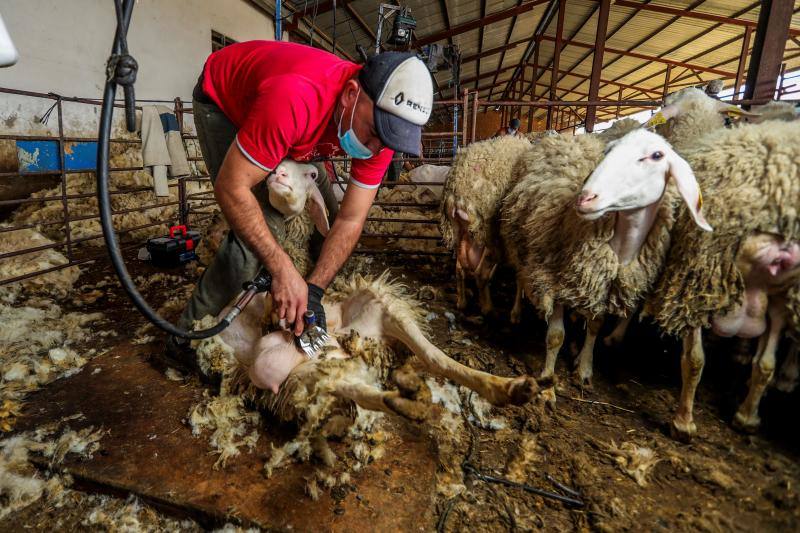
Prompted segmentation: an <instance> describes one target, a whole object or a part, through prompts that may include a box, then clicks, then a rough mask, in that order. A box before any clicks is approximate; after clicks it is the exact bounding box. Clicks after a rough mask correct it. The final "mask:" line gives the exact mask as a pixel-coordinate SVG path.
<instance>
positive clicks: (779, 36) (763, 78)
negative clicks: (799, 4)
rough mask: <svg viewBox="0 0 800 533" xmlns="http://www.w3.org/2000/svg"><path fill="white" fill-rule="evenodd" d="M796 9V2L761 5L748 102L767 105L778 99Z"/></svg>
mask: <svg viewBox="0 0 800 533" xmlns="http://www.w3.org/2000/svg"><path fill="white" fill-rule="evenodd" d="M793 9H794V1H793V0H762V1H761V13H760V14H759V15H758V26H757V27H756V38H755V42H754V43H753V53H752V55H751V57H750V68H748V69H747V86H746V87H745V90H744V99H745V100H756V101H758V102H760V103H766V102H768V101H769V100H771V99H772V98H773V97H774V96H775V86H776V84H777V81H778V74H779V73H780V70H781V63H782V62H783V51H784V50H785V48H786V40H787V39H788V37H789V24H791V21H792V10H793Z"/></svg>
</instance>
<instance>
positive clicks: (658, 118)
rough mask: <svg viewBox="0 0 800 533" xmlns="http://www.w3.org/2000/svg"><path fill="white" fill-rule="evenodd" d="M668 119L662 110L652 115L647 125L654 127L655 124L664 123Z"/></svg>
mask: <svg viewBox="0 0 800 533" xmlns="http://www.w3.org/2000/svg"><path fill="white" fill-rule="evenodd" d="M666 121H667V119H666V118H664V115H663V114H662V113H661V111H659V112H658V113H656V114H655V115H653V116H652V117H650V120H648V121H647V127H648V128H653V127H655V126H658V125H659V124H664V123H665V122H666Z"/></svg>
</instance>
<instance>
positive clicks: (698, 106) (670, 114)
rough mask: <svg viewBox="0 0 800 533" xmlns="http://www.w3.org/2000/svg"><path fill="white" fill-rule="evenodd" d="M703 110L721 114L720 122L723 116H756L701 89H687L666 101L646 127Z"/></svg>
mask: <svg viewBox="0 0 800 533" xmlns="http://www.w3.org/2000/svg"><path fill="white" fill-rule="evenodd" d="M701 110H705V111H711V112H717V113H720V121H722V116H723V115H727V116H729V117H734V118H742V117H744V116H748V117H749V116H754V115H753V114H750V113H747V112H745V111H743V110H742V109H741V108H739V107H737V106H735V105H731V104H728V103H726V102H723V101H721V100H717V99H716V98H712V97H711V96H709V95H707V94H706V93H705V92H704V91H702V90H700V89H697V88H695V87H687V88H686V89H681V90H680V91H678V92H675V93H672V94H671V95H669V96H668V97H667V98H666V100H665V101H664V106H663V107H662V108H661V109H660V110H659V111H658V113H656V114H655V115H653V117H652V118H651V119H650V120H648V121H647V123H646V124H645V126H646V127H652V126H657V125H659V124H663V123H664V122H666V121H667V120H670V119H674V118H677V117H680V116H682V115H685V114H687V113H697V112H698V111H701ZM720 124H721V122H720Z"/></svg>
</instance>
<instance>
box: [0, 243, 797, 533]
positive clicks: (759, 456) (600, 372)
mask: <svg viewBox="0 0 800 533" xmlns="http://www.w3.org/2000/svg"><path fill="white" fill-rule="evenodd" d="M129 264H131V265H132V269H133V270H134V271H135V274H136V275H144V276H148V275H150V274H152V273H153V272H154V270H153V269H151V268H149V267H144V266H142V265H141V264H137V263H136V262H135V260H132V259H131V260H130V261H129ZM386 266H388V267H389V268H390V269H391V271H392V273H393V274H394V275H395V276H398V277H401V278H402V279H403V280H404V281H406V282H407V283H408V286H409V289H410V291H411V292H412V293H413V294H415V295H416V296H418V297H419V298H421V299H422V300H423V303H424V305H425V306H426V310H427V311H428V313H429V314H428V317H427V319H428V321H429V324H430V328H431V336H432V339H433V341H434V343H435V344H436V345H437V346H439V347H440V348H442V349H443V350H445V352H447V353H448V354H449V355H450V356H451V357H453V358H455V359H457V360H459V361H461V362H463V363H465V364H469V365H470V366H473V367H477V368H480V369H483V370H486V371H490V372H493V373H495V374H500V375H518V374H521V373H525V372H529V373H531V372H534V373H535V372H538V371H539V370H540V367H541V364H542V362H543V357H542V356H543V345H542V340H543V337H544V325H543V323H542V322H541V321H539V320H538V319H537V318H536V317H535V315H534V312H533V310H532V309H531V308H530V307H527V308H526V310H525V314H524V317H523V323H522V324H521V325H519V326H511V325H509V324H508V322H507V320H506V319H505V317H506V316H507V312H508V309H509V307H510V303H511V297H512V296H513V292H512V290H511V289H512V287H511V286H510V285H509V284H508V282H507V279H506V277H505V276H503V275H501V276H500V282H499V283H498V284H497V285H498V286H497V291H496V303H497V307H498V313H499V316H500V318H496V319H483V318H482V317H479V316H477V309H476V308H474V307H470V308H469V309H467V310H466V312H464V313H461V312H458V311H456V310H455V294H454V291H453V287H452V279H453V276H452V275H451V265H450V264H449V263H448V262H446V261H444V262H439V263H435V264H432V263H430V262H429V261H424V260H415V259H413V258H405V257H404V258H402V259H400V260H394V261H389V262H388V263H387V262H385V261H384V260H379V259H376V260H374V261H372V262H371V263H369V264H367V263H366V262H364V261H363V260H361V261H360V262H359V268H360V269H361V270H369V271H372V272H374V273H379V272H381V271H382V270H383V268H384V267H386ZM170 274H171V275H178V276H179V277H180V278H182V279H185V280H186V285H185V287H183V288H182V287H181V286H179V285H176V283H175V279H166V280H164V281H163V282H160V283H153V284H149V286H148V288H147V290H146V294H147V297H148V299H149V300H150V301H151V302H152V303H153V304H154V305H156V306H159V305H162V304H163V303H164V302H167V301H168V300H169V299H170V296H175V295H178V294H179V293H185V292H186V290H187V288H188V287H189V283H190V280H192V279H194V277H195V274H196V273H195V272H194V271H193V270H192V269H187V270H175V271H171V272H170ZM501 274H502V273H501ZM107 275H108V272H95V273H94V274H93V275H86V276H84V278H82V280H81V282H79V284H78V285H80V284H81V283H82V284H84V285H93V284H96V283H97V282H98V281H100V280H101V279H103V278H104V277H105V276H107ZM176 307H177V305H173V306H172V307H170V305H167V309H168V311H169V312H168V316H170V314H171V316H170V318H173V319H174V318H175V316H176V313H177V311H178V309H177V308H176ZM81 310H82V311H85V312H91V311H94V310H100V311H103V312H105V313H107V314H109V315H110V316H111V317H112V320H113V322H114V323H115V325H116V328H115V330H116V333H117V334H116V336H115V337H112V338H104V340H103V341H102V342H105V343H108V344H109V346H110V347H111V348H112V349H111V350H109V351H108V352H107V353H105V354H103V355H101V356H98V357H97V358H95V359H94V360H92V361H91V362H90V363H89V364H88V365H87V366H86V368H84V370H83V371H82V372H80V373H78V374H77V375H75V376H72V377H70V378H66V379H62V380H59V381H57V382H54V383H52V384H50V385H49V386H47V387H46V388H45V389H43V390H41V391H38V392H36V393H34V394H32V395H31V396H30V397H29V398H28V401H27V403H26V405H25V410H24V412H23V414H22V416H21V417H20V419H19V421H18V423H17V430H25V429H31V428H35V427H37V426H38V425H40V424H44V423H46V422H51V421H54V420H58V419H61V418H63V417H65V416H69V415H73V414H75V413H77V412H80V413H82V414H83V418H82V419H79V420H77V421H75V422H73V423H74V424H75V425H76V426H80V424H81V423H83V424H86V425H89V424H93V425H102V426H103V427H105V428H106V429H108V430H109V433H108V435H107V436H106V437H104V439H103V440H102V441H101V449H100V452H99V453H96V454H95V456H94V457H93V458H92V459H91V460H89V461H73V462H70V461H67V462H65V464H64V465H63V466H62V467H60V468H63V469H64V470H65V471H66V472H67V473H69V474H71V475H72V477H73V479H74V485H73V487H74V488H75V489H76V490H75V492H74V495H72V496H71V498H73V499H74V502H73V504H71V505H65V506H62V507H60V508H54V507H52V506H50V505H48V502H47V501H46V499H43V500H40V501H39V502H37V503H34V504H33V505H31V506H29V507H28V508H26V509H24V510H23V511H20V512H18V513H15V514H12V515H9V516H6V517H5V518H4V519H2V520H0V530H20V529H26V530H34V531H36V530H39V531H46V530H47V531H49V530H52V529H53V528H54V527H55V526H56V524H57V525H58V526H57V527H58V528H59V529H75V528H80V527H89V528H90V529H91V526H87V525H86V516H87V513H88V512H89V511H90V510H91V509H92V508H93V506H94V505H96V499H97V498H98V496H97V495H98V494H104V495H110V496H112V498H111V499H112V500H114V501H117V502H123V503H124V502H125V498H128V497H130V495H131V494H133V495H134V496H136V497H137V498H138V499H139V501H140V502H141V504H140V507H139V509H140V515H141V518H140V523H141V524H145V525H148V527H152V528H153V529H155V530H157V529H175V528H179V529H187V530H192V529H201V528H212V527H218V526H221V525H222V524H225V523H232V524H239V525H243V526H260V527H263V528H265V529H275V530H287V529H290V528H292V529H295V530H303V531H305V530H332V531H375V530H412V529H413V530H423V531H431V530H436V529H438V530H440V531H511V530H514V531H516V530H521V531H531V530H546V531H571V530H572V531H576V530H587V529H588V530H595V531H620V530H639V531H641V530H649V531H662V530H663V531H689V530H691V531H797V530H798V529H800V505H799V504H800V497H799V496H798V492H797V487H798V483H800V466H799V463H798V458H799V457H798V452H799V451H800V446H799V445H800V429H799V428H798V425H797V424H796V422H795V421H796V408H797V406H798V393H797V392H795V393H794V394H791V395H787V394H784V393H780V392H778V391H776V390H770V392H769V393H768V396H767V398H766V399H765V401H764V402H763V405H762V410H761V415H762V420H763V426H762V429H761V430H760V432H759V433H757V434H755V435H743V434H740V433H737V432H736V431H734V430H733V429H732V428H731V426H730V424H729V423H728V422H729V420H730V419H731V418H732V416H733V413H734V412H735V409H736V406H737V404H738V402H739V401H740V400H741V399H742V398H743V397H744V393H745V388H746V380H747V374H748V372H749V366H747V365H742V364H741V363H739V362H736V361H735V358H734V357H733V356H732V353H733V352H734V351H736V347H735V346H733V345H731V344H728V343H722V342H718V343H713V345H710V346H709V353H708V363H707V366H706V371H705V373H704V379H703V382H702V383H701V386H700V390H699V394H698V402H697V406H696V410H695V413H696V417H697V424H698V428H699V431H698V435H697V437H696V438H695V439H694V440H693V441H692V442H691V443H689V444H685V443H680V442H677V441H675V440H673V439H672V438H670V436H669V431H668V428H669V420H670V418H671V415H672V410H673V407H674V405H675V403H676V400H677V395H678V392H679V382H680V369H679V363H678V353H679V346H678V345H677V343H675V342H673V341H670V340H669V339H666V340H665V339H661V338H660V337H659V336H658V334H657V333H656V332H655V331H654V330H653V329H652V328H651V327H649V326H648V325H647V324H635V325H634V326H632V328H631V330H630V331H629V336H628V339H627V340H626V342H625V343H624V345H623V346H622V347H620V348H615V349H613V350H611V349H608V348H605V347H603V346H602V345H601V344H602V343H598V351H597V354H596V358H595V378H594V380H593V386H592V387H591V388H590V389H584V388H580V387H578V386H577V385H575V384H574V383H573V381H572V380H571V377H570V376H571V366H572V357H573V355H572V354H574V353H576V352H577V346H579V344H578V343H579V342H580V341H581V335H582V326H581V324H580V322H579V321H574V322H572V323H568V331H567V342H566V343H565V347H564V349H563V350H562V353H561V356H560V359H559V363H558V367H557V370H558V372H557V374H558V384H557V400H556V404H555V407H550V406H547V405H543V404H542V403H541V402H537V403H532V404H529V405H526V406H523V407H510V408H506V409H495V410H494V413H493V414H494V415H495V416H497V417H498V418H499V419H501V420H503V421H504V425H505V426H506V427H505V428H502V429H496V430H492V429H483V428H480V427H477V426H474V425H469V434H468V436H467V438H465V439H463V442H462V443H460V446H459V448H460V449H458V450H456V453H461V454H463V465H464V468H463V477H464V482H465V484H466V486H467V491H466V492H465V493H463V494H461V495H459V496H457V497H454V498H450V499H447V498H442V497H438V496H437V495H436V487H435V480H434V477H435V472H436V468H437V446H436V443H435V442H432V441H431V440H430V438H429V436H428V434H427V433H426V432H425V431H424V430H422V429H420V428H418V427H414V426H413V425H411V424H409V423H406V422H404V421H401V420H392V421H391V422H390V423H391V428H392V435H393V436H392V438H391V439H390V440H389V441H388V442H387V453H386V454H385V455H384V456H383V457H382V458H381V459H379V460H378V461H376V462H375V463H373V464H370V465H368V467H367V468H365V469H364V470H363V471H362V472H359V473H357V474H356V475H354V476H353V478H352V479H351V481H350V483H349V484H348V486H347V487H346V488H341V487H337V488H336V489H333V490H330V491H327V492H324V493H323V495H322V497H321V498H320V499H319V500H318V501H312V500H311V499H310V498H308V496H307V495H306V494H305V490H304V486H305V483H304V478H305V477H306V476H308V475H309V472H310V469H309V465H294V466H290V467H288V468H286V469H284V470H283V471H282V472H281V473H279V474H278V475H276V476H274V477H273V478H270V479H269V480H268V479H266V478H265V477H264V475H263V472H262V466H263V463H264V459H265V457H266V456H267V455H268V453H269V449H270V448H269V447H270V445H271V444H274V443H280V442H282V441H283V440H285V439H286V438H289V436H290V435H291V431H292V428H291V427H287V426H279V425H276V424H267V426H268V429H265V430H264V431H263V435H262V437H263V438H261V439H260V440H259V443H258V446H257V448H256V449H255V450H254V451H253V452H247V451H244V453H243V454H242V455H241V456H239V457H235V458H233V459H231V460H230V461H229V463H228V465H227V466H226V467H225V468H224V469H221V470H213V468H212V465H213V463H214V458H213V457H212V456H210V455H209V453H208V443H207V441H206V440H204V438H203V437H202V436H201V437H193V436H192V435H191V432H190V430H189V429H188V428H187V426H186V424H185V420H183V418H184V417H185V416H186V413H187V411H188V408H189V406H190V405H191V404H192V402H195V401H197V399H198V398H200V397H201V396H202V394H203V390H204V387H206V385H204V384H202V383H201V382H199V381H198V380H187V381H173V380H170V379H168V378H167V377H165V375H164V373H163V371H161V370H160V369H158V368H156V367H155V366H154V365H153V364H152V363H151V362H150V361H149V358H150V356H151V355H152V354H153V353H155V352H157V351H158V350H160V349H162V346H163V339H164V338H163V336H161V335H160V334H158V335H156V336H155V339H154V340H153V342H149V343H145V344H132V343H131V341H132V340H134V339H135V338H137V334H136V330H137V328H139V327H140V326H141V325H142V323H143V321H142V319H141V318H140V317H139V316H138V314H136V313H135V312H134V311H133V308H132V307H131V305H130V304H129V303H128V302H127V300H126V299H125V297H124V295H123V294H122V293H121V292H119V293H113V292H111V291H109V290H108V289H106V295H105V296H103V297H101V298H99V299H98V300H96V301H95V302H93V303H92V304H91V305H84V306H83V307H82V308H81ZM607 326H608V325H607ZM526 356H532V357H526ZM531 365H532V368H531ZM98 381H102V384H98ZM40 466H41V468H42V469H43V470H45V469H46V468H47V465H46V464H43V465H40ZM476 471H477V472H480V473H481V474H484V475H488V476H494V477H496V478H501V479H513V480H515V481H518V482H523V483H525V484H527V485H528V486H530V487H534V488H538V489H544V490H547V491H550V492H558V493H561V494H564V495H569V491H567V490H565V489H563V488H559V487H558V486H557V485H556V484H561V485H563V486H566V487H568V488H570V489H571V490H572V491H574V492H575V493H577V494H579V498H580V499H581V500H582V501H583V502H584V503H585V505H584V506H582V507H575V506H570V505H566V504H564V503H561V502H558V501H555V500H552V499H548V498H542V497H541V496H538V495H536V494H534V493H532V492H530V491H526V490H523V489H522V488H520V487H519V486H518V485H517V486H506V485H502V484H497V483H491V482H487V481H485V480H482V479H480V478H479V477H478V476H476V475H475V472H476ZM484 479H486V478H484ZM82 496H85V498H83V499H82ZM86 498H94V500H91V499H86ZM141 509H145V510H146V512H141ZM95 528H100V526H95Z"/></svg>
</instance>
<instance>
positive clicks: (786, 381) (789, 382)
mask: <svg viewBox="0 0 800 533" xmlns="http://www.w3.org/2000/svg"><path fill="white" fill-rule="evenodd" d="M775 388H776V389H778V390H779V391H781V392H785V393H787V394H789V393H791V392H794V389H796V388H797V380H796V379H792V378H788V377H785V376H779V377H778V380H777V381H776V382H775Z"/></svg>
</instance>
